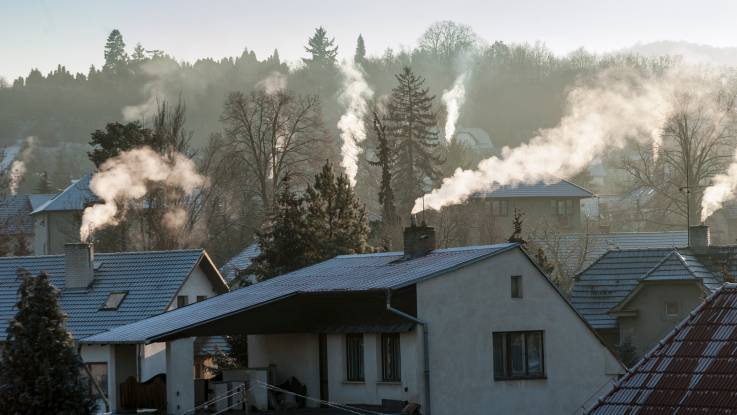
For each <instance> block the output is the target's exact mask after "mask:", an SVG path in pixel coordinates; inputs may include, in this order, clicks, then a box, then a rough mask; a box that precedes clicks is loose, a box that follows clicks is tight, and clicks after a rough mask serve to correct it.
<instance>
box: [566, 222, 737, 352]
mask: <svg viewBox="0 0 737 415" xmlns="http://www.w3.org/2000/svg"><path fill="white" fill-rule="evenodd" d="M689 245H690V246H689V247H685V248H644V249H628V250H612V251H609V252H607V253H606V254H604V255H603V256H601V257H600V258H599V259H598V260H597V261H595V262H594V263H593V264H591V265H590V266H589V267H588V268H586V269H585V270H583V271H582V272H581V273H579V274H578V276H577V281H576V283H575V285H574V287H573V289H572V292H571V302H572V303H573V305H574V306H575V307H576V309H577V310H578V311H579V312H580V313H581V315H583V316H584V318H585V319H586V320H587V321H588V322H589V323H590V324H591V326H593V327H594V328H595V329H596V330H597V331H598V332H599V334H600V335H601V336H602V337H603V338H604V339H605V340H607V342H608V343H609V344H610V345H612V346H614V345H620V346H622V347H624V346H627V347H634V353H635V354H636V355H640V356H641V355H642V354H643V353H644V352H645V351H647V350H649V349H650V348H651V347H652V346H653V345H654V344H655V343H656V342H657V341H658V340H659V339H660V338H662V337H663V335H665V333H667V332H668V331H670V330H671V329H672V328H673V326H675V324H676V323H677V322H678V321H680V320H681V319H683V318H684V317H685V316H686V315H687V314H688V312H689V311H690V310H692V309H693V308H694V307H696V305H698V304H699V303H701V301H702V300H703V299H704V297H706V296H707V295H709V294H711V293H712V292H714V291H715V290H716V289H717V288H719V286H720V285H721V284H722V282H723V281H724V280H725V279H728V278H733V277H732V276H734V275H737V246H712V245H709V236H708V227H705V226H695V227H692V229H691V243H690V244H689Z"/></svg>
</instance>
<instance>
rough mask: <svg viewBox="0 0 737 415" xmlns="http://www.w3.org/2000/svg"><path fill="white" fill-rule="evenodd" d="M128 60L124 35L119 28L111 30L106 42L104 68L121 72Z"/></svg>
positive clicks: (112, 71)
mask: <svg viewBox="0 0 737 415" xmlns="http://www.w3.org/2000/svg"><path fill="white" fill-rule="evenodd" d="M127 62H128V54H127V53H126V52H125V42H123V35H122V34H121V33H120V31H119V30H118V29H114V30H113V31H112V32H110V35H108V37H107V42H106V43H105V65H104V66H103V67H102V69H103V70H104V71H105V72H110V73H114V74H117V73H120V71H121V69H122V68H123V67H124V66H125V64H126V63H127Z"/></svg>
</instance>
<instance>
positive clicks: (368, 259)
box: [83, 243, 518, 343]
mask: <svg viewBox="0 0 737 415" xmlns="http://www.w3.org/2000/svg"><path fill="white" fill-rule="evenodd" d="M517 247H518V244H514V243H505V244H497V245H485V246H470V247H463V248H449V249H436V250H434V251H432V252H430V253H429V254H427V255H425V256H423V257H419V258H414V259H405V258H404V254H403V253H402V252H388V253H378V254H362V255H342V256H337V257H335V258H332V259H329V260H327V261H324V262H321V263H318V264H315V265H312V266H309V267H306V268H302V269H299V270H297V271H293V272H290V273H288V274H284V275H282V276H279V277H275V278H272V279H270V280H267V281H264V282H261V283H258V284H254V285H251V286H248V287H244V288H241V289H238V290H235V291H231V292H229V293H226V294H222V295H219V296H217V297H212V298H209V299H207V300H205V301H201V302H198V303H194V304H190V305H188V306H186V307H182V308H178V309H175V310H173V311H170V312H167V313H163V314H160V315H157V316H154V317H151V318H148V319H145V320H141V321H138V322H135V323H132V324H128V325H125V326H121V327H117V328H114V329H112V330H109V331H106V332H103V333H99V334H97V335H94V336H91V337H87V338H85V339H84V340H83V342H84V343H149V342H153V341H158V340H161V339H163V338H168V337H172V336H174V335H175V334H176V333H179V332H182V331H184V330H187V329H190V328H193V327H197V326H201V325H205V324H207V323H209V322H214V321H217V320H219V319H221V318H225V317H229V316H232V315H234V314H237V313H239V312H243V311H246V310H249V309H252V308H256V307H259V306H262V305H266V304H269V303H272V302H275V301H279V300H281V299H285V298H288V297H291V296H294V295H297V294H300V293H328V292H344V293H348V292H366V291H376V290H388V289H399V288H403V287H407V286H411V285H413V284H415V283H417V282H419V281H421V280H424V279H427V278H432V277H435V276H437V275H441V274H444V273H446V272H449V271H453V270H455V269H458V268H461V267H463V266H466V265H469V264H472V263H475V262H478V261H481V260H484V259H486V258H489V257H492V256H494V255H497V254H499V253H501V252H505V251H508V250H511V249H515V248H517Z"/></svg>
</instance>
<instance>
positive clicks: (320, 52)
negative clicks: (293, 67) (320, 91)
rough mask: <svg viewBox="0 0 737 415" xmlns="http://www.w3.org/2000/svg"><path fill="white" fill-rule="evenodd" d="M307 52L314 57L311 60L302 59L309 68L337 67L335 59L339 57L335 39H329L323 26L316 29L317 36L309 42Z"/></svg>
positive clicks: (313, 36) (306, 47)
mask: <svg viewBox="0 0 737 415" xmlns="http://www.w3.org/2000/svg"><path fill="white" fill-rule="evenodd" d="M305 51H307V52H308V53H310V55H312V57H311V58H305V59H302V60H303V61H304V62H305V64H307V65H308V66H319V67H327V66H332V65H335V59H336V57H337V56H338V47H337V46H335V39H334V38H333V39H328V35H327V32H326V31H325V29H323V28H322V26H320V27H318V28H317V29H315V34H314V35H312V37H310V39H309V40H308V41H307V46H305Z"/></svg>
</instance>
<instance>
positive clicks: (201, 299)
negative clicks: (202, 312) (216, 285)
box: [197, 295, 207, 303]
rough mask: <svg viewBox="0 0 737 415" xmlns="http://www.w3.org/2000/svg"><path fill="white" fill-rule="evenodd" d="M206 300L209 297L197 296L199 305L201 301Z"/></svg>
mask: <svg viewBox="0 0 737 415" xmlns="http://www.w3.org/2000/svg"><path fill="white" fill-rule="evenodd" d="M205 300H207V296H206V295H198V296H197V302H198V303H199V302H200V301H205Z"/></svg>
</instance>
